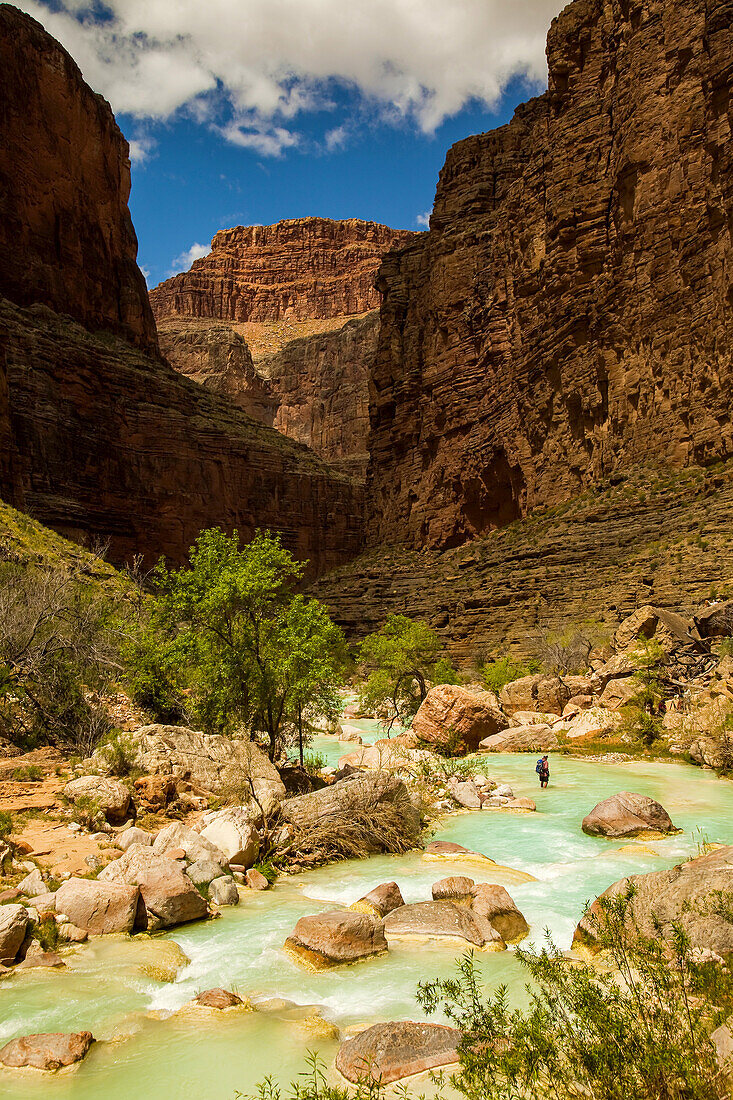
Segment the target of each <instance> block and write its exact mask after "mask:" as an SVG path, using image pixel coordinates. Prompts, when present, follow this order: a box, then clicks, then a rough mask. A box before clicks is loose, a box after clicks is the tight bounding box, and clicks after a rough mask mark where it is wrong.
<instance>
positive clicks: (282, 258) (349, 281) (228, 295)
mask: <svg viewBox="0 0 733 1100" xmlns="http://www.w3.org/2000/svg"><path fill="white" fill-rule="evenodd" d="M412 236H413V234H412V233H409V232H407V231H401V230H395V229H390V228H389V227H388V226H386V225H377V224H376V223H374V222H364V221H359V220H358V219H356V218H351V219H349V220H347V221H331V219H329V218H296V219H293V220H291V221H282V222H278V223H277V225H250V226H242V225H240V226H238V227H237V228H235V229H223V230H221V231H220V232H219V233H217V234H216V236H215V237H214V239H213V241H212V242H211V252H210V253H209V255H208V256H204V257H203V259H201V260H196V261H195V262H194V264H193V266H192V267H191V270H190V271H186V272H184V273H183V274H181V275H174V276H173V278H172V279H167V280H166V282H164V283H161V284H160V286H157V287H156V288H155V289H154V290H152V291H151V292H150V301H151V303H152V306H153V312H154V313H155V316H156V319H157V320H158V321H161V320H164V319H165V318H169V317H211V318H215V319H217V320H223V321H240V322H241V321H258V322H263V321H282V320H286V319H288V320H296V321H306V320H313V319H316V318H329V317H341V316H349V315H353V314H357V313H366V312H367V311H368V310H370V309H374V308H375V307H376V306H378V305H379V295H378V294H377V291H376V290H375V288H374V278H375V275H376V272H377V268H378V267H379V262H380V260H381V258H382V256H383V255H384V253H385V252H386V251H387V250H388V249H389V248H391V247H392V246H393V245H394V244H396V243H397V242H399V241H401V240H407V239H409V238H410V237H412Z"/></svg>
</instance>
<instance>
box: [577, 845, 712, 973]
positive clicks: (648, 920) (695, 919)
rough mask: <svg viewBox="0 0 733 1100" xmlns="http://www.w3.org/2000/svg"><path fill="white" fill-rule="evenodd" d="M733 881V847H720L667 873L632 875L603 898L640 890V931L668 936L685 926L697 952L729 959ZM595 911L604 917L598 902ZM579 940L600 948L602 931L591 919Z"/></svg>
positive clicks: (634, 904) (634, 905)
mask: <svg viewBox="0 0 733 1100" xmlns="http://www.w3.org/2000/svg"><path fill="white" fill-rule="evenodd" d="M731 883H733V846H728V847H725V848H718V849H717V850H716V851H714V852H709V853H708V854H707V855H703V856H698V857H697V859H691V860H690V861H689V862H688V863H681V864H678V865H677V866H676V867H672V868H671V869H669V870H666V871H652V872H650V873H649V874H645V875H630V876H629V877H628V878H623V879H620V880H619V881H618V882H615V883H614V884H613V885H612V886H609V888H608V890H606V891H605V892H604V893H603V894H601V897H602V898H608V897H616V896H618V895H620V894H625V893H626V891H627V890H628V888H629V886H633V888H634V896H633V898H632V900H631V902H630V906H631V910H632V914H633V917H634V920H635V922H636V924H637V925H638V928H639V931H640V932H641V934H642V935H644V936H650V937H656V936H657V935H658V932H657V923H658V922H661V928H662V931H663V933H664V935H665V936H669V935H670V933H671V931H672V926H673V924H680V925H681V926H682V928H683V929H684V930H685V932H686V933H687V935H688V936H689V938H690V943H691V946H692V947H693V948H695V949H707V950H709V951H713V952H714V953H715V954H716V955H719V956H720V957H721V958H723V959H730V958H731V957H732V956H733V920H731V914H730V912H729V908H728V907H727V906H725V905H721V904H720V895H721V894H722V895H723V896H728V895H730V892H731ZM591 913H594V914H596V915H599V914H600V906H599V903H598V899H596V901H595V902H594V903H593V905H592V906H591ZM574 942H576V943H581V944H585V945H586V946H588V947H591V948H594V947H597V946H598V943H597V928H596V926H595V923H594V921H593V920H592V919H589V918H588V917H587V916H586V917H584V918H583V920H581V922H580V924H579V925H578V927H577V929H576V932H575V937H574Z"/></svg>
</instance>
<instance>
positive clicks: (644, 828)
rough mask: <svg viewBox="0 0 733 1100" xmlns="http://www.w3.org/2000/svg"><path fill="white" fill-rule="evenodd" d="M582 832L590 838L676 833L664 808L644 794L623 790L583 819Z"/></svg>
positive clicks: (600, 803)
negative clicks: (648, 833)
mask: <svg viewBox="0 0 733 1100" xmlns="http://www.w3.org/2000/svg"><path fill="white" fill-rule="evenodd" d="M582 828H583V832H584V833H588V835H589V836H608V837H621V836H639V834H640V833H647V832H654V833H676V832H679V830H678V829H677V828H676V827H675V826H674V825H673V824H672V821H671V818H670V816H669V814H668V813H667V811H666V810H665V808H664V806H662V805H661V804H660V803H659V802H655V800H654V799H653V798H649V797H648V795H645V794H634V793H633V792H631V791H620V792H619V793H618V794H614V795H612V796H611V797H610V798H605V799H604V800H603V802H599V803H598V805H597V806H595V807H594V808H593V809H592V810H591V812H590V813H589V814H588V816H587V817H584V818H583V826H582Z"/></svg>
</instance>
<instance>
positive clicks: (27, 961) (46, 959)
mask: <svg viewBox="0 0 733 1100" xmlns="http://www.w3.org/2000/svg"><path fill="white" fill-rule="evenodd" d="M44 966H45V967H49V968H55V967H62V966H63V967H65V966H66V963H65V962H64V960H63V959H62V958H61V956H60V955H57V954H56V952H55V951H39V952H34V953H33V954H31V953H30V952H29V953H28V954H27V955H26V957H25V958H24V959H23V962H22V963H18V965H17V966H16V968H15V969H16V970H31V969H35V968H36V967H44Z"/></svg>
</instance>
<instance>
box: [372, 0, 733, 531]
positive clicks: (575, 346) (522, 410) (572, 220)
mask: <svg viewBox="0 0 733 1100" xmlns="http://www.w3.org/2000/svg"><path fill="white" fill-rule="evenodd" d="M732 28H733V4H732V3H731V2H730V0H724V2H722V3H719V4H715V5H712V4H709V3H706V2H705V0H682V2H679V3H677V2H675V3H673V2H671V0H644V2H643V3H642V2H639V0H630V2H629V0H603V2H602V0H576V2H575V3H572V4H570V5H569V6H568V7H567V8H565V10H564V11H563V12H562V14H561V15H560V16H559V17H558V18H557V19H556V20H555V21H554V22H553V24H552V27H551V28H550V32H549V35H548V42H547V57H548V65H549V88H548V91H547V93H546V94H544V95H542V96H540V97H539V98H537V99H534V100H531V101H530V102H528V103H527V104H525V105H523V106H521V107H520V108H518V110H517V112H516V114H515V116H514V119H513V120H512V121H511V123H509V124H508V125H507V126H504V127H502V128H501V129H498V130H495V131H493V132H491V133H487V134H481V135H478V136H476V137H471V138H468V139H467V140H465V141H462V142H459V143H458V144H457V145H455V146H453V148H452V149H451V150H450V151H449V153H448V157H447V160H446V163H445V167H444V168H443V170H442V172H441V175H440V182H439V184H438V189H437V195H436V200H435V208H434V213H433V216H432V218H431V223H430V232H429V234H423V235H420V236H419V237H416V238H415V239H413V240H412V241H411V242H408V243H406V244H405V245H403V246H402V247H401V248H400V249H398V250H394V251H392V252H391V253H390V254H389V255H388V256H387V257H386V259H385V261H384V263H383V264H382V267H381V269H380V274H379V277H378V286H379V288H380V290H381V291H382V293H383V305H382V316H381V334H380V341H379V349H378V352H377V357H376V364H375V368H374V371H373V376H372V384H373V389H372V402H371V423H372V440H371V468H370V470H371V472H370V482H369V515H370V522H369V525H368V530H369V537H370V539H371V541H372V543H373V544H374V545H379V544H382V543H384V542H393V543H402V544H408V545H411V546H413V547H422V546H426V545H427V546H433V547H452V546H458V545H460V544H461V543H463V542H465V541H466V540H468V539H471V538H473V537H475V536H476V535H479V534H481V533H484V532H487V531H490V530H492V529H493V528H496V527H501V526H503V525H506V524H508V523H509V522H511V521H512V520H514V519H516V518H518V517H521V516H523V515H525V514H526V513H527V512H528V511H530V510H531V509H532V508H534V507H536V506H537V505H543V504H545V505H546V504H553V503H557V502H559V501H563V500H566V499H568V498H569V497H571V496H574V495H576V494H577V493H578V492H579V491H582V490H583V489H584V488H586V487H587V486H589V485H593V484H594V483H597V482H598V481H600V480H601V479H603V478H604V477H605V476H607V475H608V474H609V473H611V472H613V471H617V470H619V469H623V468H627V467H629V466H631V465H633V464H635V463H639V462H650V461H651V462H657V463H659V464H665V465H668V466H669V465H671V466H677V467H679V466H684V465H690V464H694V463H701V464H707V463H709V462H711V461H713V460H714V459H716V458H719V457H722V456H726V455H730V454H731V452H732V451H733V428H732V426H731V411H730V380H731V335H732V333H733V308H732V304H733V278H732V276H731V261H732V259H733V250H732V249H731V230H732V228H733V171H732V170H731V156H732V153H731V150H732V149H733V145H732V143H731V121H732V117H733V116H732V108H731V98H730V86H731V73H732V67H733V30H732Z"/></svg>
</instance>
